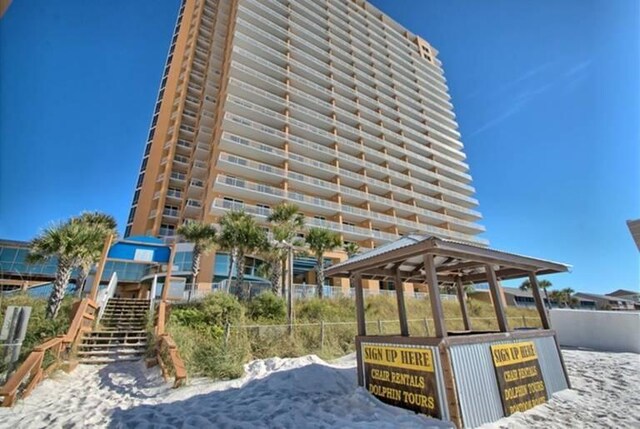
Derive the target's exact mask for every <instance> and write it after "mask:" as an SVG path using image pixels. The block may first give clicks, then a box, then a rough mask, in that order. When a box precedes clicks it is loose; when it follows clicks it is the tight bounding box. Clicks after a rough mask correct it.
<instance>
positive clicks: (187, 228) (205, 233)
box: [167, 221, 217, 291]
mask: <svg viewBox="0 0 640 429" xmlns="http://www.w3.org/2000/svg"><path fill="white" fill-rule="evenodd" d="M176 232H177V233H178V235H180V236H181V237H182V238H184V239H185V240H186V241H188V242H189V243H193V252H192V256H191V288H190V291H193V288H194V285H195V284H196V282H197V281H198V273H200V259H201V258H202V255H206V254H208V253H211V252H212V251H213V249H215V247H216V234H217V231H216V229H215V227H214V226H213V225H212V224H209V223H204V222H200V221H190V222H185V223H183V224H182V225H180V226H179V227H178V230H177V231H176ZM168 282H169V279H167V284H168Z"/></svg>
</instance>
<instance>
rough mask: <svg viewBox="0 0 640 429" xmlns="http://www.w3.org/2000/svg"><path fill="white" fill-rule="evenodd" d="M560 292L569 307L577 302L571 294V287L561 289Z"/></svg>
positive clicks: (572, 291) (573, 291)
mask: <svg viewBox="0 0 640 429" xmlns="http://www.w3.org/2000/svg"><path fill="white" fill-rule="evenodd" d="M560 293H562V295H563V297H564V302H565V304H567V306H569V307H571V308H573V307H574V306H575V305H576V304H577V303H578V302H579V301H578V299H577V298H576V297H574V296H573V294H574V293H575V290H573V289H571V288H570V287H567V288H564V289H562V290H561V291H560Z"/></svg>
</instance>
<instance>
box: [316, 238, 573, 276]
mask: <svg viewBox="0 0 640 429" xmlns="http://www.w3.org/2000/svg"><path fill="white" fill-rule="evenodd" d="M426 254H433V255H434V256H435V258H434V263H435V267H436V272H437V275H438V280H439V281H443V282H448V281H451V282H453V281H455V280H456V279H457V278H459V279H460V280H462V281H463V282H483V281H485V280H486V272H485V266H486V265H490V266H492V267H494V270H495V274H496V277H497V278H498V279H503V280H506V279H513V278H520V277H526V276H528V275H529V274H530V273H532V272H533V273H536V274H551V273H560V272H566V271H569V269H570V268H571V267H570V266H569V265H566V264H562V263H559V262H553V261H548V260H543V259H537V258H532V257H529V256H523V255H518V254H514V253H508V252H504V251H500V250H495V249H489V248H486V247H480V246H476V245H473V244H468V243H463V242H459V241H454V240H447V239H443V238H438V237H433V236H427V235H417V234H412V235H406V236H404V237H402V238H400V239H398V240H396V241H394V242H391V243H387V244H385V245H383V246H380V247H378V248H376V249H373V250H370V251H368V252H365V253H361V254H359V255H357V256H354V257H352V258H350V259H348V260H346V261H344V262H341V263H339V264H336V265H333V266H331V267H329V268H327V270H326V272H325V274H326V275H327V276H329V277H349V276H350V275H352V274H355V273H358V274H360V275H361V276H362V278H369V279H384V278H387V277H393V276H395V275H396V272H397V271H399V272H400V276H401V278H402V280H403V281H407V282H411V281H412V280H415V281H422V279H423V278H424V270H423V258H424V255H426Z"/></svg>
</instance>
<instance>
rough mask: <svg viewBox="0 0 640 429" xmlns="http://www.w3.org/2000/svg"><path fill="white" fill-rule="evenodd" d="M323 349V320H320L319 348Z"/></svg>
mask: <svg viewBox="0 0 640 429" xmlns="http://www.w3.org/2000/svg"><path fill="white" fill-rule="evenodd" d="M323 349H324V320H321V321H320V350H323Z"/></svg>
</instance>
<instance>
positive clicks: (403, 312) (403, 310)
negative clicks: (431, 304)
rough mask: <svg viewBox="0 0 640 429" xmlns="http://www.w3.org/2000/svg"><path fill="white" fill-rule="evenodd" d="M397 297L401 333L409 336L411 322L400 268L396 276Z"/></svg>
mask: <svg viewBox="0 0 640 429" xmlns="http://www.w3.org/2000/svg"><path fill="white" fill-rule="evenodd" d="M394 283H395V285H396V299H397V301H398V318H399V319H400V335H402V336H403V337H408V336H409V323H408V322H407V307H406V305H405V303H404V289H403V287H402V277H401V276H400V268H398V269H396V277H395V282H394Z"/></svg>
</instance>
